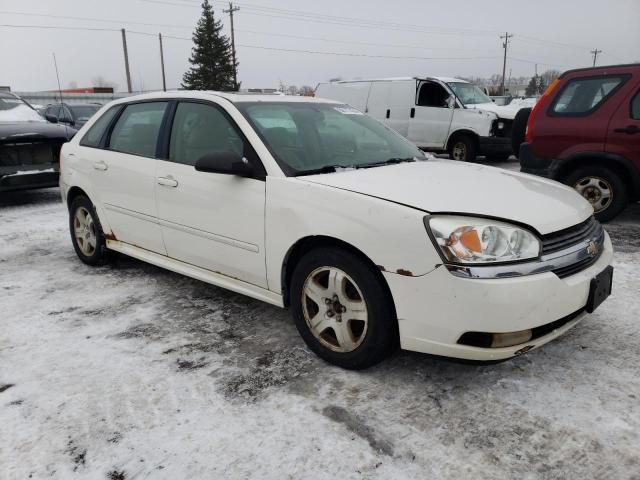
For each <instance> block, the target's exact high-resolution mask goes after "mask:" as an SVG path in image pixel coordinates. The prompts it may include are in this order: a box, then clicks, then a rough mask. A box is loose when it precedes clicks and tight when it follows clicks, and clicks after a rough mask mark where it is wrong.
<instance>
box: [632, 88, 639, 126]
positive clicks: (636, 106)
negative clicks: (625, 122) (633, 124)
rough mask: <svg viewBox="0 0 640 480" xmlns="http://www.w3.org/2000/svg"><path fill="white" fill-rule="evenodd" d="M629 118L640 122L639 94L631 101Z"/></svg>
mask: <svg viewBox="0 0 640 480" xmlns="http://www.w3.org/2000/svg"><path fill="white" fill-rule="evenodd" d="M631 118H633V119H634V120H640V92H638V93H636V96H635V97H633V100H631Z"/></svg>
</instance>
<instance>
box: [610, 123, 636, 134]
mask: <svg viewBox="0 0 640 480" xmlns="http://www.w3.org/2000/svg"><path fill="white" fill-rule="evenodd" d="M614 132H616V133H626V134H627V135H635V134H636V133H640V128H638V126H637V125H629V126H628V127H624V128H616V129H615V130H614Z"/></svg>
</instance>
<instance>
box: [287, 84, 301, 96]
mask: <svg viewBox="0 0 640 480" xmlns="http://www.w3.org/2000/svg"><path fill="white" fill-rule="evenodd" d="M287 95H298V87H296V86H295V85H289V86H288V87H287Z"/></svg>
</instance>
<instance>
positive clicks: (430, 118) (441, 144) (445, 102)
mask: <svg viewBox="0 0 640 480" xmlns="http://www.w3.org/2000/svg"><path fill="white" fill-rule="evenodd" d="M450 97H451V93H450V92H449V91H448V90H447V89H445V88H444V87H443V86H442V85H440V84H439V83H438V82H434V81H431V80H424V81H421V82H420V83H419V84H418V89H417V92H416V97H415V113H413V117H412V118H411V119H410V120H409V132H408V138H409V140H411V141H412V142H413V143H415V144H416V145H418V146H419V147H425V148H437V149H440V148H445V144H446V142H447V138H448V136H449V129H450V128H451V121H452V120H453V113H454V108H453V102H451V101H450Z"/></svg>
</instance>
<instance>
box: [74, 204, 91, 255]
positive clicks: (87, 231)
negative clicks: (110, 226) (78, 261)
mask: <svg viewBox="0 0 640 480" xmlns="http://www.w3.org/2000/svg"><path fill="white" fill-rule="evenodd" d="M73 234H74V236H75V238H76V243H77V244H78V248H80V251H81V252H82V253H83V255H85V256H87V257H90V256H92V255H93V254H94V253H95V251H96V245H97V236H96V226H95V223H94V221H93V217H92V216H91V213H90V212H89V211H88V210H87V209H86V208H84V207H80V208H78V209H77V210H76V213H75V215H74V217H73Z"/></svg>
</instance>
